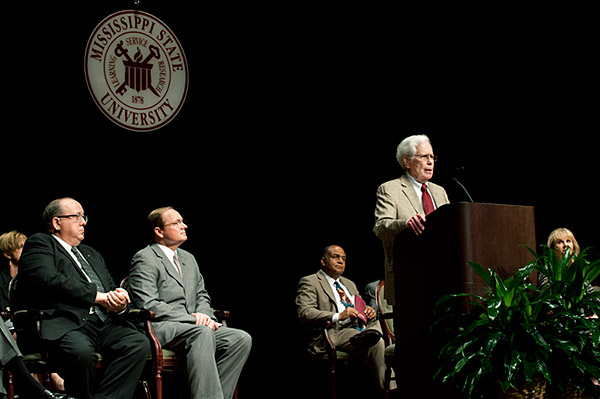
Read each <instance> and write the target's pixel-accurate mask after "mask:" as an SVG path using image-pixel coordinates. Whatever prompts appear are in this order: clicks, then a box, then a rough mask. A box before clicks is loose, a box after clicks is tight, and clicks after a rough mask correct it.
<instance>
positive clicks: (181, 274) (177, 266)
mask: <svg viewBox="0 0 600 399" xmlns="http://www.w3.org/2000/svg"><path fill="white" fill-rule="evenodd" d="M173 263H175V267H176V268H177V271H178V272H179V275H180V276H181V278H183V273H182V272H181V266H179V259H178V258H177V253H174V254H173Z"/></svg>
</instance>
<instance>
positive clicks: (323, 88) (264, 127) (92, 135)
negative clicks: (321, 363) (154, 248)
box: [0, 0, 600, 397]
mask: <svg viewBox="0 0 600 399" xmlns="http://www.w3.org/2000/svg"><path fill="white" fill-rule="evenodd" d="M192 4H194V6H193V7H192ZM5 7H6V9H5V14H4V19H5V24H4V26H3V30H2V31H3V46H2V49H3V50H4V57H3V63H2V76H3V79H2V81H1V82H2V87H3V89H4V90H3V97H4V98H5V101H4V102H3V104H4V105H3V107H2V116H3V119H4V123H3V125H4V128H3V129H2V132H3V133H2V165H3V173H2V181H3V195H2V199H1V205H2V206H1V208H0V209H2V210H3V217H2V219H1V220H0V230H2V232H4V231H9V230H12V229H17V230H19V231H22V232H24V233H25V234H27V235H31V234H33V233H35V232H38V231H41V230H43V225H42V221H41V214H42V211H43V209H44V207H45V205H46V204H47V203H48V202H49V201H51V200H52V199H55V198H58V197H62V196H72V197H74V198H76V199H77V200H79V201H80V202H81V203H82V205H83V207H84V209H85V211H86V213H87V214H88V216H89V223H88V226H87V228H86V241H85V242H86V243H87V244H89V245H91V246H93V247H94V248H96V249H97V250H99V251H100V253H102V255H103V256H104V258H105V260H106V262H107V264H108V265H109V268H110V269H111V272H112V273H113V276H114V278H115V280H119V279H121V278H122V277H123V276H125V275H126V274H127V273H128V268H129V262H130V259H131V257H132V255H133V254H134V253H135V252H137V251H138V250H139V249H141V248H142V247H143V246H145V245H146V244H147V242H146V235H145V232H144V220H145V217H146V215H147V214H148V213H149V212H150V211H151V210H152V209H154V208H156V207H159V206H165V205H172V206H174V207H175V208H176V209H177V210H178V211H179V212H180V213H181V214H182V215H183V216H184V218H186V220H187V224H188V226H189V229H188V237H189V240H188V242H186V243H185V244H184V245H183V247H182V248H184V249H186V250H188V251H191V252H192V253H193V254H194V255H195V256H196V258H197V259H198V261H199V264H200V268H201V272H202V273H203V275H204V276H205V279H206V281H207V287H208V290H209V292H210V294H211V296H212V298H213V303H214V306H215V307H217V308H226V309H230V310H231V312H232V319H231V324H232V325H234V326H236V327H239V328H242V329H245V330H247V331H249V332H250V333H251V334H252V335H253V337H254V348H253V352H252V355H251V358H250V360H249V362H248V364H247V367H246V370H245V372H244V374H243V377H242V381H241V387H242V388H241V389H242V392H243V393H244V396H250V397H257V395H261V397H279V396H280V394H281V392H282V390H283V389H285V387H288V388H289V387H294V386H297V384H298V375H299V373H300V371H299V370H300V365H301V363H302V358H301V348H300V343H299V339H300V335H299V332H298V326H297V323H296V315H295V306H294V298H295V290H296V283H297V281H298V279H299V278H300V277H302V276H304V275H307V274H310V273H313V272H315V271H316V270H317V269H318V267H319V257H320V251H321V249H322V248H323V247H325V246H326V245H329V244H334V243H335V244H339V245H341V246H343V247H344V248H345V250H346V252H347V254H348V257H349V260H348V265H347V269H346V276H347V277H349V278H351V279H352V280H354V281H355V282H356V283H357V285H358V286H359V287H364V286H365V285H366V284H367V283H369V282H371V281H373V280H376V279H379V278H381V277H382V275H383V251H382V247H381V243H380V241H379V240H378V239H377V238H376V237H375V235H374V234H373V232H372V228H373V210H374V205H375V190H376V189H377V187H378V185H379V184H381V183H383V182H385V181H387V180H391V179H394V178H396V177H398V176H399V175H400V174H401V169H400V167H399V165H398V164H397V162H396V160H395V150H396V146H397V145H398V143H399V142H400V141H401V140H402V139H403V138H404V137H406V136H408V135H412V134H421V133H424V134H428V135H429V137H430V138H431V140H432V143H433V146H434V150H435V152H436V154H437V155H438V156H439V162H438V163H437V164H436V171H435V175H434V178H433V181H434V182H436V183H439V184H441V185H443V186H444V187H445V188H446V190H447V191H448V193H449V196H450V200H451V201H464V200H466V196H465V194H464V193H463V192H462V190H461V189H460V188H459V187H458V186H457V185H456V184H455V183H454V182H453V181H452V178H458V179H459V180H460V181H461V182H462V183H463V184H464V185H465V186H466V187H467V188H468V190H469V192H470V194H471V196H472V197H473V199H474V200H475V201H476V202H490V203H505V204H518V205H532V206H534V207H535V211H536V231H537V233H536V234H537V241H538V243H540V244H541V243H543V242H545V239H546V237H547V235H548V233H549V232H550V231H551V230H552V229H553V228H555V227H559V226H564V227H568V228H570V229H571V230H572V231H573V232H574V233H575V235H576V237H577V239H578V240H579V242H580V244H581V246H582V247H587V246H596V247H597V246H598V242H599V239H600V237H599V233H598V231H597V229H596V228H595V227H594V226H595V223H596V222H597V220H598V210H597V209H598V208H597V207H596V206H595V203H594V200H593V198H594V190H595V184H594V182H595V180H596V179H595V177H596V172H597V169H598V168H597V165H596V160H595V159H596V158H597V144H596V141H595V139H596V135H597V132H598V123H597V110H596V108H597V107H596V100H595V98H596V97H597V95H596V93H597V91H598V84H597V78H596V75H597V74H596V73H595V70H593V69H592V65H593V64H592V63H591V61H590V60H591V57H592V53H593V51H591V50H589V49H588V44H590V43H589V42H591V40H590V39H587V37H588V31H590V30H591V28H588V26H589V25H588V22H587V21H586V20H585V15H586V12H585V10H548V9H544V10H537V9H536V10H522V9H519V10H509V9H504V10H457V9H430V10H428V9H423V10H416V9H407V8H401V7H388V6H380V5H379V6H365V5H362V4H360V5H359V4H356V5H349V4H343V5H342V4H338V5H329V6H323V5H322V4H306V3H302V4H291V5H290V4H288V5H285V6H283V5H268V6H267V5H251V6H249V5H243V6H240V5H233V4H228V5H224V6H220V7H209V6H205V5H203V4H199V5H198V4H196V3H192V2H185V1H169V2H164V1H162V2H161V1H156V0H155V1H148V0H142V1H141V5H140V9H141V10H143V11H146V12H149V13H151V14H153V15H155V16H156V17H158V18H160V19H161V20H162V21H163V22H165V23H166V24H167V25H168V26H169V27H170V28H171V30H172V31H173V32H174V33H175V35H177V37H178V39H179V41H180V42H181V44H182V46H183V48H184V50H185V53H186V57H187V61H188V66H189V71H190V81H189V90H188V96H187V99H186V102H185V104H184V106H183V108H182V110H181V111H180V113H179V115H178V116H176V117H175V119H174V120H173V121H172V122H171V123H169V124H168V125H167V126H165V127H164V128H162V129H159V130H157V131H154V132H149V133H136V132H131V131H127V130H124V129H122V128H120V127H118V126H117V125H115V124H114V123H112V122H111V121H109V120H108V119H107V118H106V117H105V116H104V115H103V114H102V113H101V112H100V110H99V109H98V108H97V107H96V105H95V104H94V102H93V100H92V98H91V96H90V93H89V92H88V89H87V87H86V84H85V78H84V69H83V65H84V62H83V61H84V60H83V58H84V51H85V46H86V43H87V40H88V38H89V35H90V34H91V32H92V31H93V29H94V28H95V26H96V25H97V24H98V23H99V22H100V21H101V20H102V19H104V18H105V17H106V16H108V15H109V14H112V13H113V12H116V11H118V10H122V9H131V8H134V5H133V2H132V1H124V0H118V1H117V0H110V1H107V0H102V1H86V2H78V3H75V2H44V3H41V2H40V3H39V4H37V3H26V2H11V3H10V5H9V6H5ZM467 11H470V12H471V13H470V14H466V12H467ZM466 15H469V16H468V17H467V16H466ZM597 254H598V251H597V250H594V252H593V256H597ZM410 283H415V282H410ZM283 352H285V353H286V355H282V353H283ZM280 357H281V358H280ZM269 358H270V359H272V362H265V361H264V359H269ZM265 387H266V388H265ZM265 390H266V391H265ZM292 391H293V392H301V390H298V389H295V388H292ZM253 395H254V396H253ZM292 395H293V393H292ZM298 395H299V394H298Z"/></svg>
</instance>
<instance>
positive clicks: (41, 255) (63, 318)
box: [11, 233, 116, 340]
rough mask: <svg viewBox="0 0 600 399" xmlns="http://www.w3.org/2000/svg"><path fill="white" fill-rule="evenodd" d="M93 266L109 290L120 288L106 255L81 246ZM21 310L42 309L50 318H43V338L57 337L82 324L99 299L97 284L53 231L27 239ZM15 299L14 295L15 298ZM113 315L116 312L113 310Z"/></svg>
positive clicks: (19, 291)
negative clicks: (109, 269) (89, 280)
mask: <svg viewBox="0 0 600 399" xmlns="http://www.w3.org/2000/svg"><path fill="white" fill-rule="evenodd" d="M77 248H78V249H79V251H80V252H81V254H82V255H83V256H84V257H85V259H86V260H87V261H88V263H89V264H90V265H91V266H92V268H93V269H94V271H95V272H96V274H97V275H98V277H99V278H100V280H101V281H102V284H104V288H105V289H106V290H107V291H110V290H114V289H115V288H116V285H115V283H114V282H113V279H112V278H111V276H110V274H109V272H108V269H107V268H106V265H105V263H104V259H103V258H102V256H101V255H100V254H99V253H98V252H97V251H95V250H94V249H93V248H91V247H89V246H87V245H84V244H81V245H79V246H78V247H77ZM17 279H18V283H17V298H15V306H16V307H17V308H18V309H40V310H43V311H44V312H46V313H47V314H48V315H49V317H48V318H47V319H46V320H43V321H42V325H41V336H42V338H43V339H47V340H56V339H59V338H60V337H62V336H63V335H64V334H66V333H67V332H69V331H72V330H74V329H76V328H79V327H80V326H82V325H83V324H84V323H85V322H86V321H87V319H88V318H89V312H90V307H91V306H93V305H94V301H95V299H96V292H97V289H96V285H95V284H94V283H90V282H88V281H87V279H86V277H85V275H84V274H83V272H82V271H81V269H80V268H79V266H78V265H77V264H76V263H75V260H74V259H73V258H72V257H71V255H70V254H69V253H67V251H66V250H65V249H64V247H63V246H62V245H60V243H59V242H58V241H57V240H56V239H55V238H53V237H52V236H51V235H49V234H44V233H38V234H34V235H32V236H31V237H29V238H28V239H27V241H26V242H25V246H24V247H23V253H22V254H21V259H20V261H19V274H18V277H17ZM11 300H12V298H11ZM110 314H111V315H110V316H111V317H114V316H116V314H115V313H114V312H110Z"/></svg>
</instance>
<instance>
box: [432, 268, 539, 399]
mask: <svg viewBox="0 0 600 399" xmlns="http://www.w3.org/2000/svg"><path fill="white" fill-rule="evenodd" d="M469 265H470V266H471V267H472V268H473V270H474V271H475V272H477V274H479V275H480V276H481V277H482V278H483V279H484V281H485V282H486V284H487V285H488V295H487V296H486V297H480V296H475V295H472V294H466V293H461V294H455V295H447V296H445V297H443V298H441V299H440V300H439V301H438V303H437V305H436V312H437V314H439V315H441V316H440V317H439V318H438V319H437V320H436V322H435V324H434V328H442V329H444V331H445V332H446V336H447V337H448V342H447V343H446V344H445V345H444V346H443V348H442V349H441V351H440V360H441V366H440V368H439V370H438V372H437V373H436V375H435V378H439V379H440V380H441V381H442V382H446V383H454V384H455V385H456V386H457V387H458V388H459V389H460V390H461V391H463V392H465V393H466V394H467V395H468V396H469V397H473V398H475V397H482V398H483V397H486V398H489V397H490V396H491V395H492V394H491V392H492V391H494V390H496V387H498V388H499V390H498V391H499V392H500V393H501V394H504V393H505V392H506V391H507V390H509V388H511V387H512V388H513V389H520V390H521V391H522V392H525V391H527V392H530V393H531V395H532V396H530V397H532V398H533V397H540V398H541V397H543V396H544V392H545V383H546V381H547V380H549V379H550V371H549V368H548V359H549V357H550V352H551V348H550V345H549V344H548V342H547V341H546V340H545V339H544V337H543V335H542V334H541V333H540V331H539V322H538V318H539V317H540V312H541V310H542V306H541V304H540V303H539V302H536V301H532V292H535V291H536V287H535V286H534V285H533V284H531V283H530V282H529V281H528V277H529V276H530V275H531V273H532V271H533V270H534V266H535V262H531V263H530V264H528V265H526V266H525V267H523V268H521V269H519V270H518V271H517V273H515V275H513V276H510V277H508V278H506V279H505V280H502V279H501V278H500V277H499V276H498V274H496V273H495V272H494V271H493V270H491V269H485V268H484V267H482V266H481V265H479V264H477V263H472V262H471V263H469ZM465 297H466V298H469V299H474V300H473V301H471V302H469V305H470V307H471V311H470V312H464V311H461V310H462V309H464V304H463V302H462V301H461V299H464V298H465ZM526 384H527V385H526ZM534 395H537V396H534Z"/></svg>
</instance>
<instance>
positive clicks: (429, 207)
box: [421, 184, 435, 216]
mask: <svg viewBox="0 0 600 399" xmlns="http://www.w3.org/2000/svg"><path fill="white" fill-rule="evenodd" d="M421 192H422V193H423V210H424V211H425V216H427V215H429V214H430V213H431V212H433V211H434V210H435V208H434V207H433V200H432V199H431V195H429V191H427V185H426V184H423V185H422V186H421Z"/></svg>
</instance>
